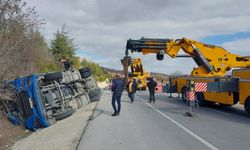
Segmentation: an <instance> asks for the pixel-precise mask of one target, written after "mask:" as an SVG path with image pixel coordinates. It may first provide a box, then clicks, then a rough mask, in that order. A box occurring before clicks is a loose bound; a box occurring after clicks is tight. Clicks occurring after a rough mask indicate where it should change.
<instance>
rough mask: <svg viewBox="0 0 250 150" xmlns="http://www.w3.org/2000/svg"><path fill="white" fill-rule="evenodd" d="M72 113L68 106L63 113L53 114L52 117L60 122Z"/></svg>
mask: <svg viewBox="0 0 250 150" xmlns="http://www.w3.org/2000/svg"><path fill="white" fill-rule="evenodd" d="M73 113H74V110H73V108H72V107H71V106H69V107H68V108H67V109H66V110H65V111H63V112H59V113H55V114H54V117H55V118H56V120H62V119H64V118H67V117H69V116H71V115H72V114H73Z"/></svg>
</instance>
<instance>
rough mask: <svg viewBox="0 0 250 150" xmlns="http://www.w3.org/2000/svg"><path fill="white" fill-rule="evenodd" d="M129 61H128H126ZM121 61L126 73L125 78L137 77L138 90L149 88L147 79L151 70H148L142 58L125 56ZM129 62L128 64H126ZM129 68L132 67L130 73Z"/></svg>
mask: <svg viewBox="0 0 250 150" xmlns="http://www.w3.org/2000/svg"><path fill="white" fill-rule="evenodd" d="M125 61H127V62H125ZM121 63H122V65H123V68H124V74H125V78H126V79H127V78H128V77H130V78H132V79H136V81H137V83H138V87H137V89H138V90H146V88H147V79H148V78H149V72H146V71H145V69H144V67H143V65H142V61H141V59H140V58H131V57H129V56H125V57H124V58H123V59H122V60H121ZM126 64H127V66H126ZM128 68H130V69H131V72H130V73H126V72H128Z"/></svg>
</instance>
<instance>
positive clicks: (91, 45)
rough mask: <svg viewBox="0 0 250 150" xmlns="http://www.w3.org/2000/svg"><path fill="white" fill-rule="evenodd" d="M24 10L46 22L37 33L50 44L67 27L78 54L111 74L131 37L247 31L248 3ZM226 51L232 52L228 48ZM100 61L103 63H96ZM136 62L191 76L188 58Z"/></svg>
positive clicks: (152, 1) (129, 2) (58, 1)
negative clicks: (108, 68) (90, 59)
mask: <svg viewBox="0 0 250 150" xmlns="http://www.w3.org/2000/svg"><path fill="white" fill-rule="evenodd" d="M28 5H30V6H35V7H36V9H37V11H38V13H39V15H40V17H41V18H43V19H45V21H46V25H45V27H44V28H43V29H42V30H41V31H42V32H43V33H44V35H45V36H46V38H47V39H48V41H49V40H50V39H52V38H53V33H55V32H56V30H57V29H60V27H61V26H62V25H63V24H66V30H67V31H68V32H69V35H70V36H71V37H72V38H74V42H75V44H76V45H77V46H78V49H79V50H81V51H84V52H86V53H88V54H90V55H89V56H88V57H92V58H93V61H96V62H98V63H99V64H100V65H102V66H105V67H110V68H114V69H120V68H121V66H120V59H121V58H122V57H123V56H124V50H125V45H126V40H127V39H129V38H134V39H139V38H141V37H142V36H144V37H154V38H182V37H188V38H191V39H194V40H200V39H202V38H204V37H207V36H212V35H217V34H232V33H237V32H249V31H250V19H249V17H250V9H249V5H250V1H249V0H242V1H241V2H238V1H235V0H220V1H217V0H210V1H202V0H198V1H197V0H189V1H187V0H175V1H172V0H122V1H117V0H105V1H104V0H84V1H83V0H74V1H69V0H53V1H51V0H42V1H41V0H32V1H28ZM225 46H226V47H227V46H228V47H232V45H231V46H230V43H225ZM133 55H134V54H133ZM83 57H84V56H83ZM100 57H102V58H103V59H96V58H100ZM136 57H141V58H142V59H143V62H144V64H145V67H147V68H146V69H147V70H148V71H156V72H163V73H172V72H175V71H176V70H180V71H182V72H184V73H189V72H190V71H191V69H192V68H193V67H195V64H194V63H193V61H192V60H190V62H189V60H186V59H187V58H185V60H184V59H182V60H180V59H172V58H168V59H166V60H164V61H163V62H158V61H156V60H155V58H154V57H155V55H152V56H142V55H136ZM166 58H167V57H166ZM187 62H188V63H187ZM114 64H115V65H114ZM165 68H166V69H165Z"/></svg>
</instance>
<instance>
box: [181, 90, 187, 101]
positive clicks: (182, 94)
mask: <svg viewBox="0 0 250 150" xmlns="http://www.w3.org/2000/svg"><path fill="white" fill-rule="evenodd" d="M186 92H187V88H186V87H184V88H182V90H181V98H182V101H183V102H184V103H186V102H187V97H186Z"/></svg>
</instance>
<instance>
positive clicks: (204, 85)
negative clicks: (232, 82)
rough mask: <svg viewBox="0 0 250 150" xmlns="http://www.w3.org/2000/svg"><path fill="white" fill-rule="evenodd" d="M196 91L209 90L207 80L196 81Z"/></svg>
mask: <svg viewBox="0 0 250 150" xmlns="http://www.w3.org/2000/svg"><path fill="white" fill-rule="evenodd" d="M194 90H195V92H206V91H207V83H205V82H196V83H195V85H194Z"/></svg>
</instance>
